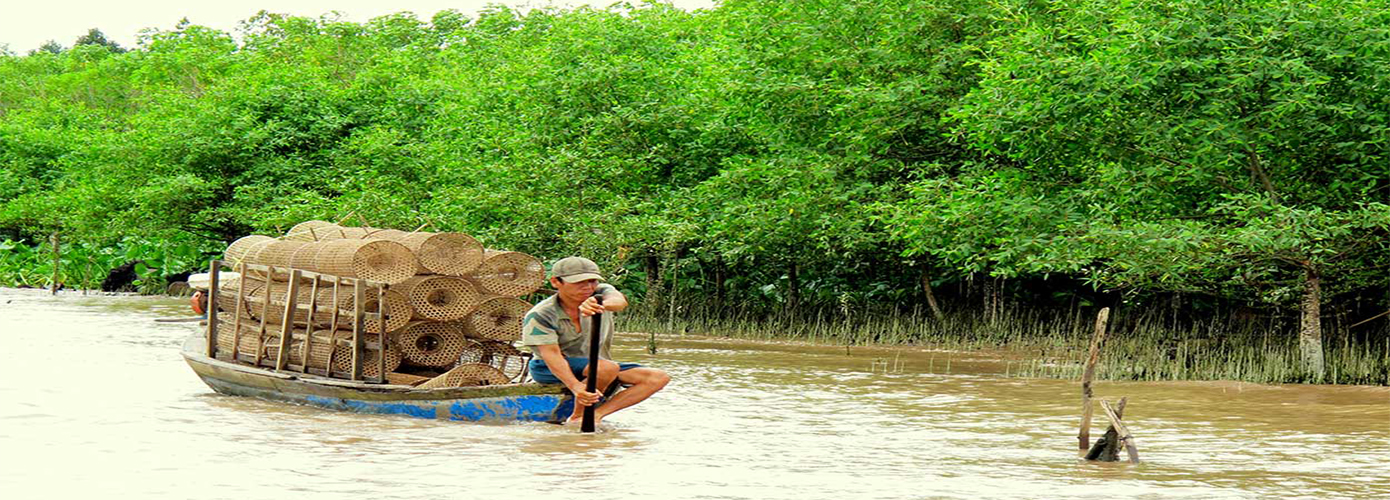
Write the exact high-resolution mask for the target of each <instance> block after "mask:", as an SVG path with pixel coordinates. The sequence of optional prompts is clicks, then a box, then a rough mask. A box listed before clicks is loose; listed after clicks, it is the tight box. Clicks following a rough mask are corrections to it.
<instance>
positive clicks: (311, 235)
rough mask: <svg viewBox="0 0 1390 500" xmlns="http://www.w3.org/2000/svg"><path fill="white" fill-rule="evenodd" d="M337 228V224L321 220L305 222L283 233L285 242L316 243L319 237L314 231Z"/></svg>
mask: <svg viewBox="0 0 1390 500" xmlns="http://www.w3.org/2000/svg"><path fill="white" fill-rule="evenodd" d="M336 227H338V225H337V224H334V223H332V222H328V221H321V220H306V221H304V222H300V223H298V224H295V225H294V227H292V228H290V230H289V231H288V232H286V233H285V238H284V239H286V240H291V241H318V240H319V237H318V235H316V234H315V231H316V230H322V231H329V230H332V228H336Z"/></svg>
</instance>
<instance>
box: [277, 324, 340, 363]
mask: <svg viewBox="0 0 1390 500" xmlns="http://www.w3.org/2000/svg"><path fill="white" fill-rule="evenodd" d="M333 333H334V331H333V330H316V331H314V332H313V333H312V334H311V335H310V336H309V337H308V338H309V340H308V344H309V353H308V354H309V357H308V359H305V357H304V354H305V353H304V344H305V340H303V339H296V340H294V341H293V343H292V344H290V363H294V364H297V365H302V366H307V367H309V368H317V369H320V370H327V369H328V368H329V366H331V362H332V358H333V353H334V351H335V349H334V348H333V346H334V342H335V340H334V338H335V337H336V336H335V335H334V334H333ZM348 335H351V334H348ZM348 338H351V337H348ZM349 362H351V360H349Z"/></svg>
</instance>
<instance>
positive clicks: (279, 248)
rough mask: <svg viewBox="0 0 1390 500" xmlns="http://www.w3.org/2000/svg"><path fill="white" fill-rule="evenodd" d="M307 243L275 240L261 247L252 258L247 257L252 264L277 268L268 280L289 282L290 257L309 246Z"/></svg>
mask: <svg viewBox="0 0 1390 500" xmlns="http://www.w3.org/2000/svg"><path fill="white" fill-rule="evenodd" d="M309 244H310V242H307V241H291V240H275V241H271V242H270V243H266V244H264V245H261V246H260V247H259V249H258V251H257V252H256V254H255V255H254V256H248V257H247V258H248V259H249V262H250V263H252V264H260V265H263V266H272V267H276V268H278V269H277V270H276V271H275V272H273V273H270V275H271V276H270V279H272V280H275V281H289V279H290V273H289V268H290V267H293V266H292V265H291V264H292V257H294V254H295V252H297V251H298V250H299V249H300V248H303V247H305V246H307V245H309Z"/></svg>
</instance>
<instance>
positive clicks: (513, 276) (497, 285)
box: [472, 250, 545, 297]
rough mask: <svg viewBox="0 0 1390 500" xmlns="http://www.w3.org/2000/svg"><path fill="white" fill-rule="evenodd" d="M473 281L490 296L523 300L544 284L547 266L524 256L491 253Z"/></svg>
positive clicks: (528, 256)
mask: <svg viewBox="0 0 1390 500" xmlns="http://www.w3.org/2000/svg"><path fill="white" fill-rule="evenodd" d="M472 278H473V281H475V282H477V283H478V285H479V286H480V287H481V288H482V291H484V292H487V293H489V294H496V295H507V296H511V297H520V296H522V295H526V294H528V293H531V292H534V291H536V289H538V288H540V287H541V285H542V284H544V283H545V266H543V265H541V261H539V260H536V258H535V257H532V256H530V255H526V254H524V253H521V252H505V251H499V250H488V251H487V253H486V256H485V258H484V259H483V263H482V264H481V265H479V266H478V270H477V271H474V272H473V276H472Z"/></svg>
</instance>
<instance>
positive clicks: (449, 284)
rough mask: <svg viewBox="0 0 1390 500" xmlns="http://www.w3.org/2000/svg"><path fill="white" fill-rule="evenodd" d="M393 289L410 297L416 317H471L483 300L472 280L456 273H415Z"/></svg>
mask: <svg viewBox="0 0 1390 500" xmlns="http://www.w3.org/2000/svg"><path fill="white" fill-rule="evenodd" d="M392 289H393V290H396V291H399V292H401V293H403V294H405V295H406V297H408V298H409V299H410V307H411V308H413V309H414V310H415V317H416V318H426V319H433V320H441V321H447V320H457V319H463V318H466V317H468V315H469V314H472V313H473V310H474V309H477V308H478V304H481V303H482V299H483V297H482V295H480V294H479V293H478V291H477V289H475V288H473V284H472V283H469V282H468V281H467V280H465V279H463V278H455V277H452V276H433V275H423V276H415V277H413V278H410V279H408V280H405V282H403V283H401V284H399V285H396V286H395V287H392Z"/></svg>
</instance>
